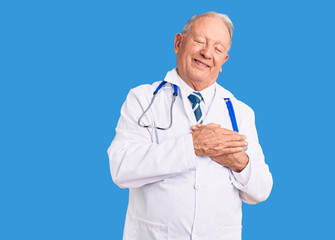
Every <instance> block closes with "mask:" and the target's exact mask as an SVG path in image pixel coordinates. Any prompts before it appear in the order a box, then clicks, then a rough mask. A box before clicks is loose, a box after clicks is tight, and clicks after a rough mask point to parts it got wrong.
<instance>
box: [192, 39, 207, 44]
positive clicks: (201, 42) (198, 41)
mask: <svg viewBox="0 0 335 240" xmlns="http://www.w3.org/2000/svg"><path fill="white" fill-rule="evenodd" d="M194 41H195V42H196V43H200V44H204V43H205V42H203V41H200V40H194Z"/></svg>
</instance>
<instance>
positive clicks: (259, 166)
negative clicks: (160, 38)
mask: <svg viewBox="0 0 335 240" xmlns="http://www.w3.org/2000/svg"><path fill="white" fill-rule="evenodd" d="M165 81H167V82H168V83H167V84H166V85H165V86H164V87H163V88H162V89H161V90H160V91H159V93H158V94H157V97H156V100H155V102H154V104H153V105H152V107H151V109H150V110H149V111H148V112H147V114H146V115H145V116H144V117H143V118H142V123H143V124H146V125H149V124H151V125H157V126H163V127H164V126H168V125H169V122H170V117H169V109H170V104H171V99H172V93H173V88H172V85H171V84H169V83H173V84H176V85H178V86H179V78H178V75H177V72H176V70H175V69H174V70H172V71H170V72H168V74H167V75H166V77H165ZM160 82H161V81H159V82H155V83H154V84H152V85H142V86H139V87H137V88H134V89H132V90H131V91H130V92H129V94H128V96H127V100H126V101H125V103H124V105H123V107H122V110H121V116H120V119H119V122H118V125H117V128H116V136H115V139H114V140H113V142H112V144H111V146H110V147H109V149H108V154H109V159H110V169H111V174H112V178H113V181H114V182H115V183H116V184H117V185H118V186H119V187H121V188H129V205H128V210H127V215H126V222H125V228H124V236H123V239H124V240H135V239H136V240H190V239H203V240H221V239H222V240H225V239H226V240H240V239H241V219H242V211H241V204H242V201H244V202H246V203H249V204H255V203H258V202H261V201H264V200H266V199H267V197H268V196H269V194H270V192H271V188H272V176H271V173H270V172H269V168H268V166H267V165H266V164H265V162H264V156H263V152H262V149H261V147H260V145H259V143H258V137H257V132H256V128H255V118H254V113H253V111H252V109H251V108H250V107H248V106H247V105H245V104H244V103H242V102H240V101H238V100H237V99H236V98H234V96H233V95H232V94H231V93H230V92H229V91H227V90H225V89H224V88H222V87H221V86H220V85H218V84H217V86H216V94H215V97H214V100H213V102H212V105H211V106H210V108H209V110H208V114H207V115H206V117H205V118H204V122H203V124H208V123H211V122H213V123H217V124H220V125H221V127H224V128H227V129H232V127H231V121H230V117H229V113H228V110H227V106H226V103H225V101H224V98H227V97H229V98H230V99H231V100H232V104H233V106H234V110H235V114H236V119H237V124H238V126H239V130H240V133H241V134H244V135H246V136H247V141H248V143H249V145H248V149H247V150H246V153H247V154H248V156H249V166H248V167H249V179H242V178H243V175H241V177H240V179H238V174H236V175H234V174H233V172H232V171H231V170H230V169H228V168H226V167H223V166H222V165H220V164H218V163H216V162H215V161H213V160H211V159H210V158H209V157H201V156H200V157H198V156H196V155H195V153H194V149H193V141H192V136H191V134H190V131H191V130H190V126H191V125H194V124H195V117H194V113H193V112H192V109H191V106H190V104H189V103H188V102H186V100H187V98H185V99H186V100H185V99H184V100H183V98H182V97H181V96H180V95H179V96H178V97H177V99H176V102H175V105H174V108H173V125H172V127H171V128H170V129H169V130H164V131H162V130H156V129H152V128H151V129H146V128H142V127H140V126H139V125H138V124H137V121H138V119H139V117H140V116H141V114H142V113H143V111H144V110H145V109H146V108H147V106H148V105H149V102H150V100H151V98H152V94H153V91H154V90H155V89H156V87H157V86H158V84H159V83H160ZM242 172H243V171H242ZM239 180H240V181H239ZM243 181H244V182H245V181H246V184H245V185H243V184H241V182H243Z"/></svg>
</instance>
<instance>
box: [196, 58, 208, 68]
mask: <svg viewBox="0 0 335 240" xmlns="http://www.w3.org/2000/svg"><path fill="white" fill-rule="evenodd" d="M194 61H195V63H196V64H197V65H198V66H201V67H204V68H209V66H208V65H207V64H205V63H203V62H201V61H199V60H197V59H194Z"/></svg>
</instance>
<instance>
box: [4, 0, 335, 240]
mask: <svg viewBox="0 0 335 240" xmlns="http://www.w3.org/2000/svg"><path fill="white" fill-rule="evenodd" d="M210 10H214V11H217V12H222V13H226V14H228V15H229V16H230V17H231V19H232V21H233V23H234V25H235V32H234V36H233V45H232V49H231V52H230V59H229V61H228V62H227V63H226V64H225V65H224V67H223V73H222V74H221V75H220V76H219V80H218V82H219V83H220V84H222V85H223V86H224V87H225V88H227V89H229V90H230V91H232V92H233V93H234V94H235V96H236V97H237V98H239V99H240V100H242V101H244V102H246V103H247V104H248V105H250V106H251V107H252V108H253V109H254V111H255V113H256V124H257V129H258V133H259V137H260V143H261V145H262V147H263V150H264V153H265V156H266V161H267V163H268V164H269V166H270V169H271V172H272V174H273V178H274V187H273V190H272V193H271V195H270V198H269V199H268V200H267V201H266V202H264V203H260V204H258V205H244V206H243V211H244V212H243V239H247V240H248V239H257V240H261V239H266V240H269V239H271V240H273V239H330V238H331V236H332V235H333V234H332V232H333V231H332V228H333V221H332V218H331V217H332V216H333V215H334V204H333V202H332V201H333V199H334V198H333V195H334V187H333V179H334V177H333V176H334V174H333V173H334V170H333V169H334V160H335V158H334V152H333V149H334V120H335V119H334V114H333V113H334V98H333V97H334V84H333V83H334V80H335V77H334V54H335V51H334V50H335V49H334V42H335V37H334V23H335V17H334V6H333V5H332V1H288V0H282V1H223V0H218V1H209V0H206V1H189V2H187V1H180V0H179V1H174V0H171V1H166V2H161V1H152V2H149V1H122V2H121V1H118V2H116V1H1V3H0V24H1V25H0V34H1V37H0V42H1V44H0V59H1V60H0V61H1V62H0V64H1V65H0V80H1V85H0V104H1V118H0V121H1V125H0V128H1V133H0V138H1V145H0V147H1V151H0V158H1V167H0V178H1V179H0V184H1V193H0V194H1V195H0V202H1V204H0V208H1V212H0V221H1V223H0V239H6V240H7V239H102V240H103V239H121V237H122V231H123V225H124V217H125V212H126V207H127V201H128V190H121V189H119V188H118V187H117V186H116V185H115V184H114V183H113V182H112V180H111V177H110V173H109V164H108V157H107V153H106V150H107V148H108V146H109V145H110V143H111V141H112V139H113V137H114V134H115V130H114V129H115V127H116V124H117V121H118V118H119V111H120V108H121V105H122V103H123V101H124V100H125V98H126V95H127V93H128V91H129V90H130V89H131V88H133V87H135V86H138V85H140V84H143V83H152V82H154V81H158V80H162V79H163V78H164V76H165V74H166V72H167V71H168V70H170V69H172V68H174V67H175V59H176V56H175V54H174V52H173V39H174V35H175V34H176V33H177V32H180V31H181V29H182V27H183V25H184V24H185V23H186V21H187V20H188V19H189V18H190V17H191V16H192V15H194V14H197V13H203V12H206V11H210Z"/></svg>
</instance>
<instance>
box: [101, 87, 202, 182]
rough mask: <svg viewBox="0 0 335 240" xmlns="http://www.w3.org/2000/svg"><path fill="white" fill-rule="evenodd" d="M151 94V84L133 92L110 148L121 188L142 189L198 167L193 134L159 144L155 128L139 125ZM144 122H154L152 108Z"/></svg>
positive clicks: (109, 151)
mask: <svg viewBox="0 0 335 240" xmlns="http://www.w3.org/2000/svg"><path fill="white" fill-rule="evenodd" d="M151 96H152V92H151V90H150V88H149V86H148V85H146V86H141V88H136V89H133V90H131V91H130V92H129V94H128V96H127V99H126V101H125V103H124V104H123V106H122V109H121V116H120V119H119V122H118V125H117V127H116V135H115V138H114V140H113V142H112V144H111V145H110V147H109V148H108V151H107V152H108V156H109V163H110V171H111V175H112V179H113V181H114V182H115V184H117V185H118V186H119V187H120V188H138V187H141V186H143V185H145V184H149V183H154V182H157V181H161V180H164V179H166V178H168V177H171V176H175V175H178V174H181V173H184V172H187V171H191V170H194V169H195V168H196V160H195V158H196V156H195V153H194V149H193V141H192V135H191V134H185V135H181V136H178V137H173V138H169V139H167V140H165V141H163V142H161V143H159V144H158V143H155V142H153V140H152V139H153V136H152V135H153V134H155V130H153V129H148V128H143V127H140V126H139V125H138V119H139V117H140V116H141V115H142V113H143V112H144V110H145V109H146V108H147V106H148V105H149V101H150V99H149V98H150V97H151ZM143 122H149V123H151V124H152V123H153V119H152V114H151V110H149V111H148V112H147V113H146V115H145V116H144V117H143ZM157 131H161V130H157Z"/></svg>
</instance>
